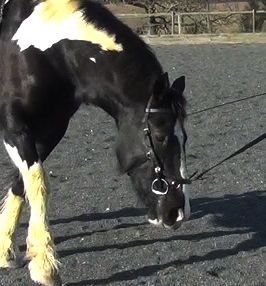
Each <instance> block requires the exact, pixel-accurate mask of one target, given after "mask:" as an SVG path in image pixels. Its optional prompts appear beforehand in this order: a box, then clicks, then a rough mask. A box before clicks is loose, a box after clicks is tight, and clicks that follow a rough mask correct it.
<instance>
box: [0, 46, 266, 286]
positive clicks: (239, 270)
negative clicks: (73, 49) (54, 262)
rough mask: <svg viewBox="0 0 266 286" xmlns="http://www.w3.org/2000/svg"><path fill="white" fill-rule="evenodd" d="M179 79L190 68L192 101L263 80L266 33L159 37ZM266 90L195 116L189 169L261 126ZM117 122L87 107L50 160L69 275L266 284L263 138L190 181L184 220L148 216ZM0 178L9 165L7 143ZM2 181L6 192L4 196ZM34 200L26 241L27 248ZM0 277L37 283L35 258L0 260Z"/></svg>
mask: <svg viewBox="0 0 266 286" xmlns="http://www.w3.org/2000/svg"><path fill="white" fill-rule="evenodd" d="M153 48H154V50H155V52H156V53H157V55H158V57H159V59H160V61H161V62H162V64H163V66H164V67H165V70H168V71H169V73H170V77H171V79H174V78H175V77H177V76H180V75H183V74H184V75H186V78H187V87H186V97H187V100H188V112H189V113H191V112H193V111H196V110H200V109H203V108H205V107H209V106H214V105H217V104H220V103H223V102H226V101H230V100H232V99H237V98H242V97H246V96H250V95H254V94H259V93H263V92H266V65H265V59H266V45H265V44H248V45H245V44H238V45H218V44H215V45H171V46H153ZM265 126H266V97H265V96H264V97H258V98H254V99H251V100H247V101H242V102H240V103H237V104H234V105H228V106H226V107H223V108H219V109H215V110H211V111H208V112H204V113H199V114H197V115H191V116H189V117H188V118H187V123H186V128H187V133H188V136H189V140H188V146H187V151H188V169H189V173H193V172H194V171H195V170H202V169H204V168H206V167H208V166H209V165H210V164H213V163H215V162H217V161H218V160H220V159H222V158H224V157H226V156H227V155H229V153H231V152H233V151H234V150H236V149H238V148H239V147H241V146H243V145H244V144H246V143H248V142H249V141H251V140H253V139H255V138H256V137H258V136H259V135H261V134H263V133H265ZM115 135H116V131H115V126H114V123H113V121H112V119H111V118H110V117H108V116H107V115H106V114H105V113H104V112H103V111H101V110H99V109H97V108H94V107H82V108H81V109H80V111H79V112H78V113H77V114H76V115H75V117H74V118H73V120H72V121H71V124H70V126H69V130H68V132H67V134H66V136H65V137H64V139H63V141H62V142H61V144H60V145H58V147H57V148H56V150H55V151H54V152H53V153H52V155H51V156H50V157H49V159H48V160H47V162H46V163H45V167H46V170H47V172H48V173H49V174H50V183H51V189H52V193H51V199H50V209H49V218H50V224H51V231H52V233H53V235H54V237H55V243H56V246H57V250H58V254H59V256H60V260H61V262H62V267H61V275H62V279H63V282H64V283H66V285H68V286H83V285H84V286H85V285H112V286H129V285H132V286H142V285H143V286H144V285H147V286H153V285H154V286H155V285H156V286H161V285H163V286H172V285H173V286H179V285H180V286H181V285H182V286H201V285H202V286H203V285H206V286H229V285H230V286H231V285H234V286H264V285H266V141H265V140H264V141H263V142H261V143H260V144H258V145H256V146H255V147H254V148H252V149H251V150H249V151H247V152H246V153H244V154H242V155H240V156H238V157H237V158H235V159H233V160H232V161H229V162H227V163H225V164H224V165H222V166H221V167H219V168H218V169H215V170H214V171H212V172H211V173H210V174H208V176H207V179H206V180H204V181H201V182H197V183H194V184H193V186H192V191H191V196H192V200H191V205H192V217H191V220H190V221H188V222H187V223H185V224H183V226H182V227H181V228H180V229H179V230H176V231H170V230H164V229H160V228H156V227H154V226H150V225H148V224H147V219H146V216H145V214H146V210H145V209H144V208H143V206H142V205H140V204H139V202H138V200H137V198H136V196H135V194H134V192H133V190H132V188H131V185H130V182H129V179H128V178H127V177H126V176H121V175H120V174H119V172H118V170H117V167H116V158H115V157H114V150H113V146H114V145H115ZM0 158H1V162H0V187H1V189H2V190H3V189H4V187H5V186H6V184H7V182H8V175H9V174H10V171H11V165H10V163H9V159H8V157H7V155H6V153H5V152H4V149H3V147H2V146H1V148H0ZM4 194H5V192H1V197H3V196H4ZM28 216H29V209H28V207H27V208H25V210H24V212H23V218H22V220H21V225H20V228H19V237H18V243H19V248H20V251H21V252H22V253H24V252H25V238H26V231H27V229H26V227H27V224H26V223H27V222H28ZM0 285H1V286H31V285H34V284H33V283H32V282H31V281H30V278H29V273H28V270H27V267H26V266H25V267H24V268H23V269H17V270H13V271H7V270H0Z"/></svg>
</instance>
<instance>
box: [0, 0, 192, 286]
mask: <svg viewBox="0 0 266 286" xmlns="http://www.w3.org/2000/svg"><path fill="white" fill-rule="evenodd" d="M0 1H1V2H2V3H1V2H0V3H1V7H3V18H2V23H1V30H0V57H1V64H0V65H1V77H0V129H1V131H2V133H3V139H4V145H5V148H6V150H7V152H8V154H9V156H10V158H11V159H12V161H13V163H14V165H15V166H16V169H17V174H16V176H14V178H13V181H12V184H11V185H10V188H9V191H8V194H7V196H6V198H5V200H4V203H3V206H2V208H1V213H0V267H12V266H14V265H16V254H15V251H14V232H15V229H16V226H17V224H18V220H19V216H20V213H21V210H22V206H23V203H24V201H25V199H26V201H27V202H28V203H29V205H30V208H31V216H30V221H29V228H28V237H27V254H26V256H27V258H28V259H29V260H30V262H29V270H30V275H31V278H32V280H34V281H36V282H38V283H40V284H43V285H60V284H61V282H60V278H59V275H58V261H57V259H56V254H55V248H54V244H53V240H52V238H51V235H50V233H49V229H48V219H47V213H46V205H47V198H48V194H49V190H48V185H47V181H46V177H45V172H44V170H43V166H42V163H43V162H44V160H45V159H46V158H47V156H48V155H49V154H50V153H51V152H52V150H53V149H54V148H55V146H56V145H57V144H58V143H59V141H60V140H61V138H62V137H63V136H64V134H65V132H66V129H67V127H68V123H69V120H70V118H71V116H72V115H73V114H74V113H75V112H76V111H77V109H78V108H79V106H80V105H81V104H83V103H85V104H93V105H96V106H99V107H100V108H102V109H103V110H105V111H106V112H107V113H108V114H110V116H112V117H113V118H114V120H115V122H116V126H117V130H118V136H117V146H116V152H117V158H118V163H119V166H120V168H121V170H122V171H123V172H124V173H127V174H128V175H129V176H130V178H131V180H132V183H133V185H134V187H135V189H136V191H137V193H138V194H139V196H140V198H141V199H142V200H143V202H144V203H145V204H146V206H147V207H149V221H150V222H151V223H153V224H157V225H163V226H165V227H169V228H176V227H178V226H179V225H180V224H181V223H182V221H184V220H186V219H188V217H189V214H190V206H189V197H188V193H187V189H186V187H187V186H186V180H185V179H186V176H187V174H186V164H185V141H186V133H185V130H184V118H185V100H184V97H183V91H184V88H185V80H184V77H180V78H179V79H177V80H175V81H174V82H173V84H172V85H170V84H169V79H168V75H167V73H164V72H163V70H162V67H161V65H160V64H159V62H158V60H157V59H156V57H155V55H154V54H153V53H152V51H151V50H150V49H149V47H148V46H147V45H146V44H145V43H144V42H143V41H142V40H141V39H140V38H139V37H138V36H136V35H135V34H134V33H133V32H132V31H131V30H130V29H129V28H128V27H127V26H126V25H124V24H123V23H121V22H120V21H119V20H118V19H116V18H115V17H114V16H113V15H112V14H111V13H110V12H109V11H108V10H106V9H105V8H104V7H102V6H101V5H100V4H98V3H96V2H93V1H90V0H0ZM88 124H90V123H89V122H88ZM71 207H72V206H71Z"/></svg>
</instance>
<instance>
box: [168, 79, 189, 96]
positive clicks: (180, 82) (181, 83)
mask: <svg viewBox="0 0 266 286" xmlns="http://www.w3.org/2000/svg"><path fill="white" fill-rule="evenodd" d="M185 86H186V79H185V77H184V76H181V77H179V78H177V79H176V80H175V81H174V82H173V84H172V86H171V88H173V89H175V90H177V91H179V92H181V93H183V92H184V90H185Z"/></svg>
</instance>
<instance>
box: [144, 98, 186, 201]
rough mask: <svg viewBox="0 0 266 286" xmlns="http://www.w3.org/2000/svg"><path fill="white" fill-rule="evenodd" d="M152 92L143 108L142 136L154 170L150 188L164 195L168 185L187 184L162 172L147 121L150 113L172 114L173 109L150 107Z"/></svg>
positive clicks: (160, 161)
mask: <svg viewBox="0 0 266 286" xmlns="http://www.w3.org/2000/svg"><path fill="white" fill-rule="evenodd" d="M153 97H154V96H153V94H152V95H151V97H150V99H149V101H148V103H147V106H146V109H145V116H144V118H143V121H142V122H143V124H144V128H143V131H144V137H145V145H146V147H147V149H148V150H147V152H146V157H147V159H148V160H150V161H152V163H153V165H154V166H155V167H154V172H155V176H156V178H155V179H154V180H153V182H152V184H151V190H152V192H153V193H154V194H156V195H159V196H164V195H166V194H167V193H168V191H169V188H170V186H173V187H176V188H179V187H180V185H181V184H187V183H188V182H187V180H185V179H179V180H172V179H169V178H167V177H166V176H165V174H164V167H163V161H162V160H161V158H160V156H159V155H158V154H157V152H156V150H155V145H154V142H153V139H152V133H151V127H150V123H149V117H150V114H151V113H168V114H173V112H174V111H173V110H172V109H171V108H151V105H152V101H153Z"/></svg>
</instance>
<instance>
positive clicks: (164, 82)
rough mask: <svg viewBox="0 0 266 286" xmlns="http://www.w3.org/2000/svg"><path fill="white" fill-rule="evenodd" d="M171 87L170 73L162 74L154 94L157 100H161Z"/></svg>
mask: <svg viewBox="0 0 266 286" xmlns="http://www.w3.org/2000/svg"><path fill="white" fill-rule="evenodd" d="M169 87H170V84H169V77H168V73H167V72H166V73H164V74H162V75H161V76H160V77H159V78H158V79H157V80H156V82H155V84H154V88H153V93H154V96H155V98H157V99H159V98H160V97H161V96H162V95H163V91H164V90H166V89H168V88H169Z"/></svg>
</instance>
